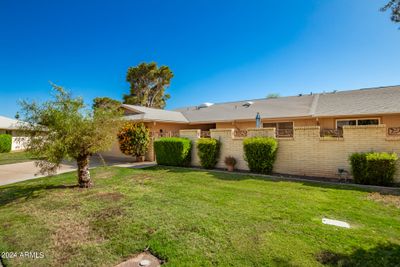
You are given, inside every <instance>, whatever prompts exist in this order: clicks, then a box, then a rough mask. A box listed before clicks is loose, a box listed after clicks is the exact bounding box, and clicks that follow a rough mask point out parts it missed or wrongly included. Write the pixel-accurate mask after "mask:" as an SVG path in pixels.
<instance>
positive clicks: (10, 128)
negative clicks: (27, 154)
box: [0, 116, 26, 151]
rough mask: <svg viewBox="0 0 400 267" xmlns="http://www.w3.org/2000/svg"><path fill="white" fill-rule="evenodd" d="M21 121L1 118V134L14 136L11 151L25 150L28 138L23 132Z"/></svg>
mask: <svg viewBox="0 0 400 267" xmlns="http://www.w3.org/2000/svg"><path fill="white" fill-rule="evenodd" d="M20 123H21V121H18V120H15V119H11V118H7V117H4V116H0V134H9V135H11V136H12V146H11V151H17V150H23V149H24V148H25V146H24V144H25V142H26V137H24V134H23V132H22V131H21V130H19V125H20Z"/></svg>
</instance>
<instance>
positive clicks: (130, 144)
mask: <svg viewBox="0 0 400 267" xmlns="http://www.w3.org/2000/svg"><path fill="white" fill-rule="evenodd" d="M118 140H119V147H120V149H121V152H122V153H124V154H125V155H128V156H134V157H136V158H137V159H138V160H140V159H141V157H143V156H144V155H145V154H146V152H147V150H148V148H149V144H150V132H149V129H148V128H147V127H146V126H145V125H144V123H134V122H126V123H125V124H124V126H123V127H122V128H121V130H120V131H119V133H118Z"/></svg>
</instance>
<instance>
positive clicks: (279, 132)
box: [263, 121, 293, 137]
mask: <svg viewBox="0 0 400 267" xmlns="http://www.w3.org/2000/svg"><path fill="white" fill-rule="evenodd" d="M263 127H264V128H276V136H277V137H292V136H293V122H292V121H289V122H272V123H271V122H268V123H263Z"/></svg>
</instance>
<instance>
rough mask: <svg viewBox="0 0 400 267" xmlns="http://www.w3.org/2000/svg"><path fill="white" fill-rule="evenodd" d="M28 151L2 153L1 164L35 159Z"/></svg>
mask: <svg viewBox="0 0 400 267" xmlns="http://www.w3.org/2000/svg"><path fill="white" fill-rule="evenodd" d="M35 159H36V158H35V157H33V156H32V155H31V154H29V153H28V152H10V153H0V165H3V164H11V163H18V162H24V161H30V160H35Z"/></svg>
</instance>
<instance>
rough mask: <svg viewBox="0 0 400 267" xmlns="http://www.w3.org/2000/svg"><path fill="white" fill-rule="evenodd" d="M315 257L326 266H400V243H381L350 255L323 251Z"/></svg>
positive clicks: (360, 249)
mask: <svg viewBox="0 0 400 267" xmlns="http://www.w3.org/2000/svg"><path fill="white" fill-rule="evenodd" d="M315 257H316V260H317V261H319V262H320V263H322V264H323V265H326V266H360V267H361V266H362V267H368V266H371V267H372V266H373V267H375V266H400V245H399V244H394V243H386V244H379V245H377V246H376V247H373V248H371V249H368V250H366V249H362V248H359V249H356V250H355V251H353V252H352V253H351V254H348V255H345V254H340V253H334V252H331V251H321V252H320V253H318V254H317V255H316V256H315Z"/></svg>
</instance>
